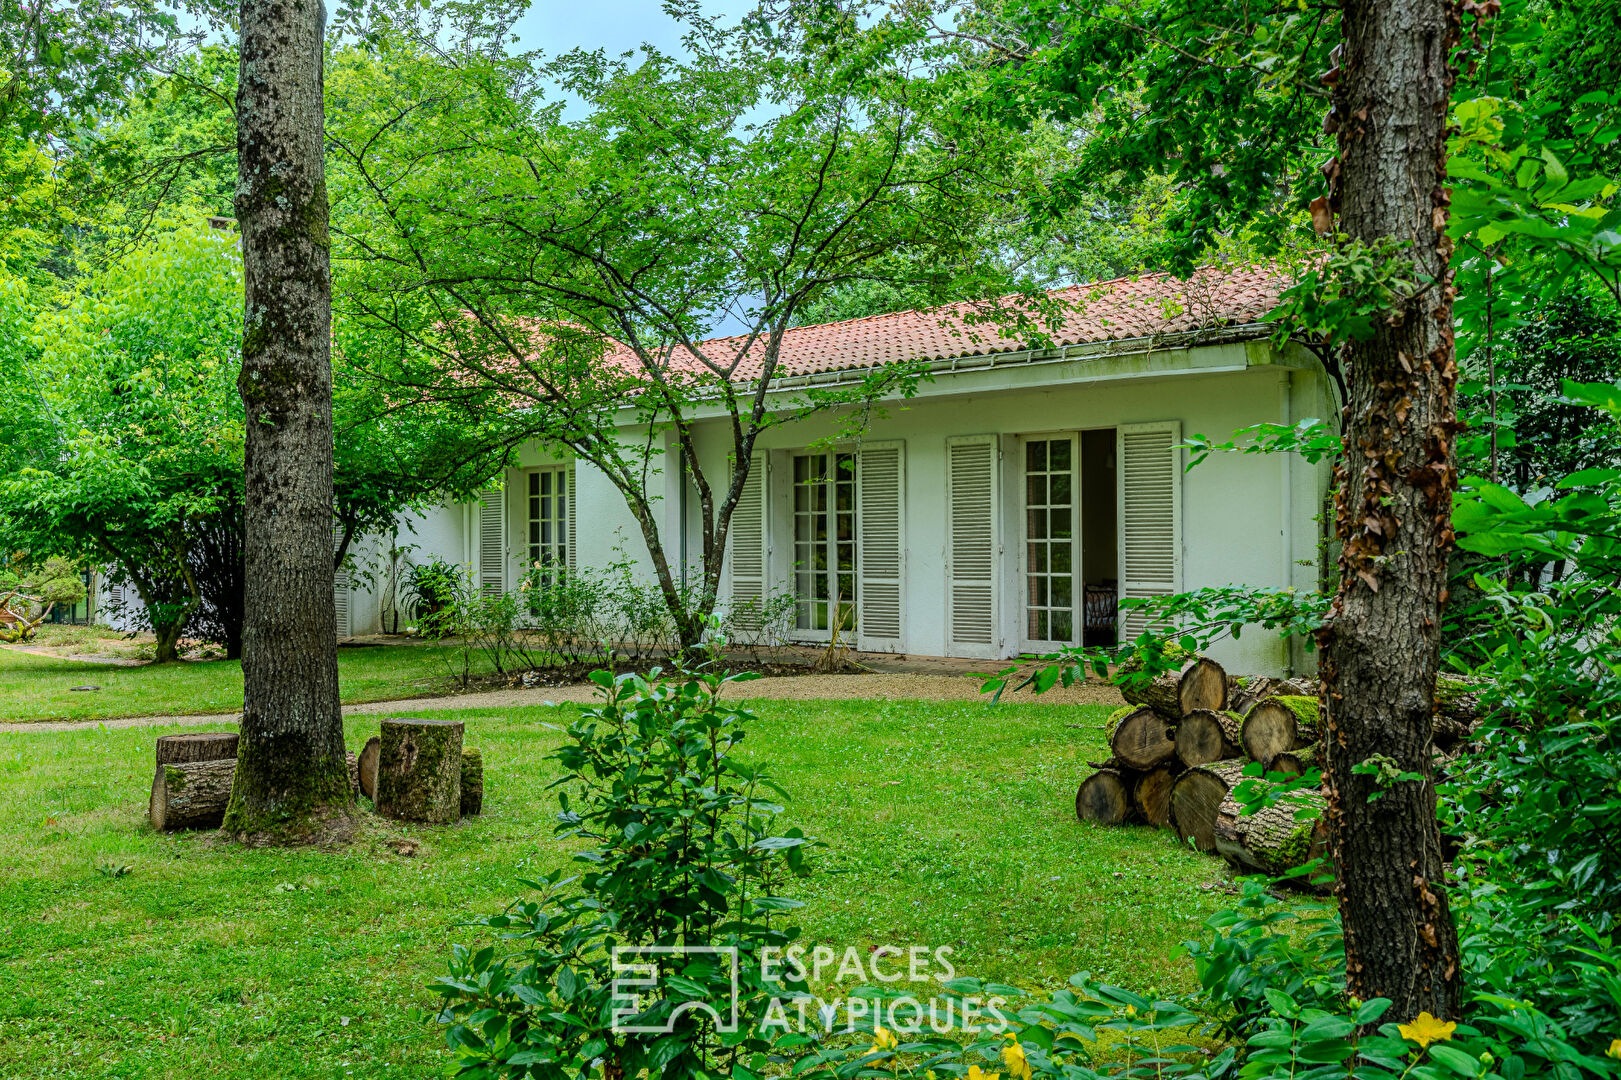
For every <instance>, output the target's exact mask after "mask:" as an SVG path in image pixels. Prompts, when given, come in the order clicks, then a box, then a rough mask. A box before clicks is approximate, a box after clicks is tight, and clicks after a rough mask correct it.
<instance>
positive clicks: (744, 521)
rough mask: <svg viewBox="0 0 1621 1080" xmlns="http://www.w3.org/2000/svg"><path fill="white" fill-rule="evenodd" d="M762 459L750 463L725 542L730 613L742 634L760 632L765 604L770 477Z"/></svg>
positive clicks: (757, 458)
mask: <svg viewBox="0 0 1621 1080" xmlns="http://www.w3.org/2000/svg"><path fill="white" fill-rule="evenodd" d="M766 461H767V459H766V455H764V454H755V455H754V456H753V457H752V458H751V459H750V462H751V463H750V465H749V478H748V479H747V480H745V481H744V482H743V493H742V494H741V495H739V496H738V497H737V505H736V506H735V507H733V508H732V523H731V528H730V530H729V536H728V539H729V541H730V543H731V545H732V589H731V597H732V609H733V610H734V611H735V612H737V616H736V621H737V624H738V626H739V628H741V629H744V630H758V629H760V610H761V607H762V605H763V604H764V603H765V591H766V566H767V554H766V552H767V549H766V544H767V543H768V541H769V533H770V530H769V528H768V527H767V515H766V508H767V507H768V506H770V502H769V501H768V498H767V495H768V491H769V482H770V477H769V475H768V473H767V465H766Z"/></svg>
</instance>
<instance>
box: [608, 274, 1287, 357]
mask: <svg viewBox="0 0 1621 1080" xmlns="http://www.w3.org/2000/svg"><path fill="white" fill-rule="evenodd" d="M1289 284H1290V281H1289V279H1288V278H1286V277H1285V276H1283V275H1282V274H1280V273H1279V272H1277V271H1275V270H1271V269H1267V268H1254V267H1251V268H1238V269H1218V268H1214V267H1205V268H1201V269H1199V270H1197V271H1195V272H1194V274H1193V276H1192V277H1191V278H1188V279H1185V280H1183V279H1178V278H1174V277H1171V276H1170V275H1169V274H1145V275H1143V276H1141V277H1131V278H1117V279H1115V280H1114V281H1104V282H1098V283H1096V284H1091V285H1076V286H1071V287H1069V288H1066V289H1058V290H1055V291H1054V292H1053V293H1051V294H1049V295H1051V296H1053V297H1054V298H1056V299H1057V300H1059V301H1060V302H1061V303H1062V305H1063V307H1062V315H1061V318H1060V321H1059V323H1058V326H1057V328H1056V329H1055V330H1049V331H1048V332H1049V334H1050V335H1051V340H1050V341H1049V342H1046V343H1043V344H1046V345H1050V346H1054V347H1064V346H1069V345H1083V344H1091V343H1101V342H1107V341H1126V340H1133V339H1141V338H1153V337H1157V336H1163V335H1175V334H1183V333H1188V332H1192V331H1199V330H1212V329H1217V328H1220V327H1231V326H1240V325H1245V324H1250V323H1255V322H1258V321H1259V320H1260V318H1261V316H1263V315H1264V314H1266V312H1267V311H1269V310H1271V309H1272V308H1273V307H1275V306H1276V305H1277V303H1278V294H1279V292H1281V291H1282V290H1283V289H1285V288H1287V287H1288V285H1289ZM970 311H971V305H967V304H958V305H953V306H951V307H946V308H937V309H934V310H932V311H897V312H892V313H890V314H886V315H871V316H868V317H866V318H864V319H850V320H847V321H845V322H836V323H823V324H821V325H818V326H801V327H796V328H794V329H792V330H789V331H788V332H787V333H786V334H784V335H783V342H782V361H781V364H780V366H779V367H778V370H777V376H778V377H779V378H782V377H788V376H795V375H814V374H819V373H822V372H829V371H850V370H857V369H861V368H871V367H878V366H880V365H883V364H888V363H895V362H897V361H920V360H922V361H932V360H947V359H959V358H962V357H970V356H989V355H993V354H996V353H1009V352H1019V351H1022V350H1023V349H1025V348H1028V347H1029V342H1027V341H1025V340H1021V339H1017V338H1013V337H1006V336H1003V335H1002V334H1001V333H1000V331H999V330H998V329H997V327H996V326H995V325H994V324H986V323H984V322H983V321H981V322H979V323H978V324H977V325H974V324H972V320H965V316H966V315H969V314H970ZM743 341H744V339H743V338H741V337H726V338H715V339H712V340H710V341H706V342H703V343H701V345H700V348H702V349H703V350H704V352H705V353H706V355H708V356H709V358H710V359H711V360H712V361H713V362H716V363H721V364H725V363H729V362H730V360H731V359H732V357H733V356H735V355H736V350H737V349H738V348H740V347H741V346H742V344H743ZM762 352H763V346H762V345H761V344H760V343H759V342H756V343H755V344H754V346H753V347H752V348H751V349H750V355H749V357H748V358H746V359H745V360H744V361H743V363H742V364H741V365H739V368H738V372H737V377H738V378H740V379H748V378H752V377H753V376H755V375H757V374H758V372H759V356H760V354H761V353H762ZM615 359H619V360H620V361H621V362H624V363H626V364H627V366H629V367H634V366H635V364H634V361H633V360H632V359H631V357H630V356H629V355H628V353H627V354H624V355H623V356H621V357H615V356H613V355H612V354H611V355H610V357H609V360H610V362H612V361H613V360H615ZM671 366H672V368H675V369H677V370H680V369H683V368H685V369H687V370H692V369H696V368H699V367H700V365H699V363H698V361H697V359H696V358H695V357H692V356H691V355H690V354H682V355H679V356H678V357H677V358H676V359H675V361H674V362H673V363H672V365H671Z"/></svg>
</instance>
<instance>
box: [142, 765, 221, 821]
mask: <svg viewBox="0 0 1621 1080" xmlns="http://www.w3.org/2000/svg"><path fill="white" fill-rule="evenodd" d="M235 772H236V762H235V761H234V760H232V759H231V758H216V759H215V760H213V761H183V762H169V763H164V764H159V765H158V766H157V769H156V771H155V772H154V774H153V776H152V798H151V800H150V801H149V802H148V803H147V814H148V816H149V817H150V818H151V820H152V827H153V828H154V829H157V830H158V831H159V832H172V831H174V830H176V829H217V828H218V827H219V825H220V822H221V821H223V820H224V819H225V806H226V804H227V803H228V802H230V800H231V775H232V774H233V773H235Z"/></svg>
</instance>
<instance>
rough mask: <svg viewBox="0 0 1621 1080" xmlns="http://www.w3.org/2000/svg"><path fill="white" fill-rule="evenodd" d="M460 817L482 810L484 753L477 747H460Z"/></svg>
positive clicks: (480, 812)
mask: <svg viewBox="0 0 1621 1080" xmlns="http://www.w3.org/2000/svg"><path fill="white" fill-rule="evenodd" d="M461 811H462V817H477V816H478V815H479V814H482V813H483V812H484V755H483V754H481V753H479V751H478V748H477V747H471V746H468V747H463V748H462V806H461Z"/></svg>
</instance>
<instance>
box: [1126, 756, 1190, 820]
mask: <svg viewBox="0 0 1621 1080" xmlns="http://www.w3.org/2000/svg"><path fill="white" fill-rule="evenodd" d="M1181 771H1182V770H1181V768H1179V767H1178V766H1177V765H1176V764H1175V763H1174V762H1167V763H1166V764H1164V765H1158V766H1155V767H1154V768H1152V769H1149V770H1148V771H1147V772H1145V773H1143V774H1142V775H1141V776H1140V777H1138V778H1137V783H1136V786H1134V787H1133V788H1132V790H1131V799H1132V802H1133V803H1134V804H1135V805H1136V807H1137V812H1138V814H1139V815H1141V817H1142V819H1143V820H1144V821H1146V822H1148V823H1149V824H1150V825H1153V826H1154V827H1155V828H1159V829H1165V828H1169V827H1170V824H1171V789H1172V788H1173V787H1175V786H1176V778H1177V776H1178V775H1179V774H1180V773H1181Z"/></svg>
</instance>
